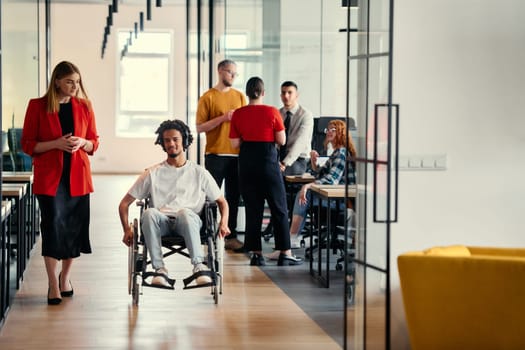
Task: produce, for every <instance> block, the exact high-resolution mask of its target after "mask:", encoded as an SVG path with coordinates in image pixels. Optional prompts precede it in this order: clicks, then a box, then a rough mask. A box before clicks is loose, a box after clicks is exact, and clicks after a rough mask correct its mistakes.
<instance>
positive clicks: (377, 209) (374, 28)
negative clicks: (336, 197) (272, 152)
mask: <svg viewBox="0 0 525 350" xmlns="http://www.w3.org/2000/svg"><path fill="white" fill-rule="evenodd" d="M343 3H346V5H347V23H348V26H347V30H346V32H347V43H348V49H347V53H348V55H347V57H348V63H347V64H348V66H347V74H348V77H347V78H348V85H347V93H348V98H347V101H348V109H351V110H355V111H356V117H357V121H356V124H357V130H356V133H355V134H356V136H357V137H356V140H355V141H356V147H357V159H356V174H357V183H358V189H357V197H356V203H355V205H356V207H355V219H356V220H355V231H353V230H352V229H351V228H352V224H351V222H350V223H349V227H348V229H349V231H348V232H352V234H351V235H349V236H348V241H347V248H348V254H347V257H348V259H347V264H346V267H345V268H346V279H345V280H346V295H345V306H346V308H345V309H346V313H345V316H346V318H345V324H346V327H345V328H346V338H345V348H346V349H389V348H390V285H389V281H390V277H389V274H390V224H391V223H392V222H395V221H396V220H397V161H396V159H397V118H398V108H397V106H394V105H393V104H392V35H391V34H392V13H393V8H392V4H393V0H356V1H351V0H348V1H343ZM350 213H351V212H350Z"/></svg>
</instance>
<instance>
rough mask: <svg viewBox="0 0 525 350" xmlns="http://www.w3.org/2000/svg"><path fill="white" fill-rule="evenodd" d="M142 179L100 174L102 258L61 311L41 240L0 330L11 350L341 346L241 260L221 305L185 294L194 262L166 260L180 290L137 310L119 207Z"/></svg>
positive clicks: (77, 277) (228, 265) (78, 274)
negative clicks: (51, 299)
mask: <svg viewBox="0 0 525 350" xmlns="http://www.w3.org/2000/svg"><path fill="white" fill-rule="evenodd" d="M134 178H135V177H134V176H109V175H97V176H95V191H96V192H95V193H94V194H93V195H92V197H91V198H92V199H91V200H92V202H91V207H92V214H91V215H92V224H91V240H92V246H93V251H94V252H93V254H91V255H83V256H81V257H80V258H79V259H77V260H76V261H75V264H74V266H73V273H72V276H73V279H72V283H73V287H74V290H75V295H74V296H73V298H71V299H64V301H63V302H62V304H61V305H59V306H48V305H47V303H46V291H47V279H46V275H45V270H44V264H43V259H42V257H41V255H40V242H38V243H37V245H36V246H35V249H34V250H33V252H32V257H31V261H30V263H29V264H28V268H27V270H26V272H25V276H24V282H23V284H22V286H21V289H20V290H19V291H18V293H17V295H16V297H15V300H14V304H13V306H12V308H11V310H10V312H9V314H8V317H7V320H6V322H5V324H4V326H3V327H2V329H1V330H0V348H1V349H2V350H11V349H24V350H27V349H57V350H58V349H265V350H270V349H323V350H329V349H340V346H339V345H338V344H337V343H336V342H334V340H333V339H332V338H331V337H330V336H328V335H327V334H326V333H325V332H324V331H323V330H322V329H321V328H320V327H319V326H318V325H317V324H316V323H315V322H313V321H312V320H311V319H310V318H309V317H308V316H307V315H306V314H305V313H304V312H303V311H302V310H301V309H300V308H299V307H298V306H297V305H296V304H295V303H294V302H293V300H291V299H290V298H289V297H288V296H287V295H286V294H285V293H284V292H283V291H281V289H279V288H278V287H277V286H276V285H275V284H274V283H273V282H272V281H271V280H270V279H269V278H268V277H267V276H266V274H264V273H263V272H262V271H261V270H260V269H259V268H257V267H250V266H249V265H248V259H247V258H246V257H245V256H244V255H242V254H229V253H227V254H226V256H225V280H224V293H223V295H222V296H221V301H220V304H219V305H217V306H216V305H214V303H213V299H212V297H211V295H210V293H209V289H207V288H203V289H197V290H182V278H184V277H187V276H188V275H189V274H190V270H191V265H190V263H189V261H188V260H187V259H186V258H183V257H180V256H177V257H171V258H168V259H167V260H166V263H167V265H168V266H167V267H168V269H169V271H170V275H172V277H175V278H176V279H177V283H176V285H175V286H176V289H175V291H168V290H159V289H155V288H146V289H144V294H143V295H142V296H141V300H140V305H139V306H138V307H133V306H132V305H131V297H130V296H129V295H128V292H127V249H126V247H125V246H124V245H123V244H122V243H121V237H122V230H121V228H120V223H119V219H118V213H117V206H118V202H119V200H120V198H121V197H122V196H123V194H124V193H125V191H126V190H127V189H128V188H129V186H130V185H131V184H132V182H133V180H134ZM135 216H136V213H135ZM130 217H134V215H130Z"/></svg>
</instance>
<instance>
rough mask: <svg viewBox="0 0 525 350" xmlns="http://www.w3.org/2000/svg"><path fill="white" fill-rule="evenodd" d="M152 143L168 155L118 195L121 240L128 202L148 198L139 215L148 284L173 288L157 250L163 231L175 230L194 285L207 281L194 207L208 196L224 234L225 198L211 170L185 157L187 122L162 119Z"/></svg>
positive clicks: (128, 233) (127, 233)
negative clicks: (148, 262) (184, 249)
mask: <svg viewBox="0 0 525 350" xmlns="http://www.w3.org/2000/svg"><path fill="white" fill-rule="evenodd" d="M156 134H158V135H157V140H156V141H155V144H159V145H161V146H162V149H163V150H164V151H165V152H166V154H167V158H166V160H164V161H163V162H161V163H159V164H156V165H154V166H152V167H150V168H148V169H146V170H145V171H144V172H143V173H142V174H141V175H140V176H139V177H138V179H137V180H136V182H135V184H134V185H133V186H132V187H131V188H130V189H129V191H128V193H126V195H125V196H124V198H122V200H121V202H120V205H119V215H120V221H121V223H122V228H123V230H124V237H123V238H122V241H123V242H124V244H126V245H127V246H129V245H130V244H132V242H133V230H132V228H131V227H130V225H129V220H128V215H129V214H128V213H129V206H130V205H131V203H133V202H135V201H136V200H142V199H146V198H149V206H148V208H147V209H146V210H145V211H144V212H143V214H142V217H141V225H142V233H143V235H144V239H145V242H146V247H147V249H148V252H149V254H150V256H151V264H152V266H153V268H154V270H155V274H154V277H153V279H152V281H151V285H152V286H154V287H160V288H172V283H171V284H170V281H173V280H171V279H170V278H169V277H168V271H167V269H166V267H165V265H164V261H163V254H162V241H161V237H162V236H167V235H180V236H182V237H183V238H184V242H185V244H186V247H187V248H188V252H189V255H190V259H191V263H192V264H193V274H194V275H196V276H197V277H196V283H197V285H206V284H209V283H211V282H212V280H211V278H210V276H209V275H206V274H201V272H204V271H209V269H208V267H207V266H206V265H205V264H204V261H205V255H204V250H203V248H202V245H201V238H200V228H201V225H202V220H201V218H200V216H199V213H200V212H201V210H202V209H203V207H204V203H205V201H206V200H207V199H208V200H212V201H215V202H216V203H217V205H218V208H219V212H220V217H221V218H220V223H219V235H220V236H221V237H224V236H227V235H228V234H229V233H230V229H229V228H228V211H229V210H228V203H227V202H226V199H225V198H224V196H223V195H222V192H221V190H220V188H219V187H218V186H217V183H216V182H215V180H214V179H213V177H212V176H211V174H210V173H209V172H208V171H207V170H206V169H204V168H203V167H201V166H200V165H198V164H196V163H194V162H192V161H191V160H188V159H187V158H186V150H187V149H188V147H189V146H190V144H191V143H192V141H193V136H192V135H191V133H190V129H189V127H188V126H187V125H186V124H185V123H184V122H182V121H180V120H166V121H164V122H162V123H161V124H160V126H159V127H158V129H157V131H156Z"/></svg>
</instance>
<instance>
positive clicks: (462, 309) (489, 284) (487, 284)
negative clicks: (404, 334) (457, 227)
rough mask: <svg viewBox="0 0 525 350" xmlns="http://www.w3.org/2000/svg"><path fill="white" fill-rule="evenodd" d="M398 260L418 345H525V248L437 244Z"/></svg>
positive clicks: (442, 349) (420, 348)
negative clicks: (438, 245)
mask: <svg viewBox="0 0 525 350" xmlns="http://www.w3.org/2000/svg"><path fill="white" fill-rule="evenodd" d="M397 263H398V270H399V277H400V282H401V292H402V295H403V303H404V307H405V313H406V319H407V325H408V331H409V335H410V342H411V346H412V349H413V350H432V349H439V350H451V349H461V350H468V349H476V350H484V349H490V350H497V349H502V350H503V349H504V350H512V349H521V350H523V349H525V249H519V248H483V247H466V246H460V245H456V246H448V247H435V248H430V249H427V250H424V251H420V252H409V253H405V254H402V255H400V256H398V258H397Z"/></svg>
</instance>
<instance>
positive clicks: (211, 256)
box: [208, 237, 221, 304]
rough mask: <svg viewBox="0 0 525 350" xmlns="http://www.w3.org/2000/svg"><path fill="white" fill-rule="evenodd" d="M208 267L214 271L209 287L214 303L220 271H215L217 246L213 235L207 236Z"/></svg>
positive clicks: (216, 299) (216, 298)
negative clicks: (212, 282) (212, 280)
mask: <svg viewBox="0 0 525 350" xmlns="http://www.w3.org/2000/svg"><path fill="white" fill-rule="evenodd" d="M208 267H209V268H210V270H211V271H213V272H215V283H214V284H213V286H212V287H211V294H212V296H213V301H214V302H215V304H218V303H219V293H218V290H217V285H218V284H219V283H220V278H221V276H220V273H219V271H217V267H218V264H217V248H216V245H215V242H214V239H213V237H208Z"/></svg>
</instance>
